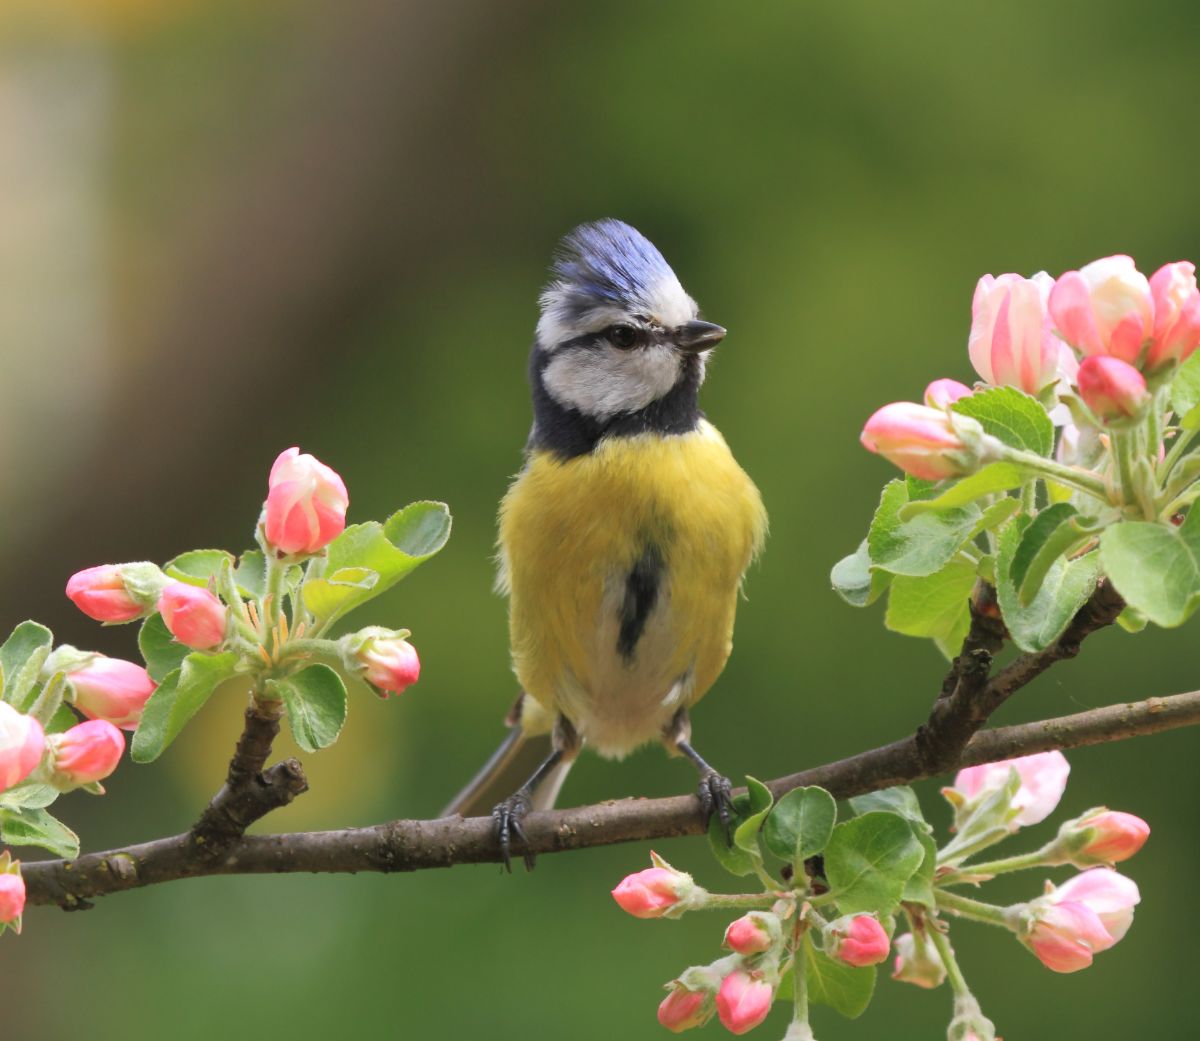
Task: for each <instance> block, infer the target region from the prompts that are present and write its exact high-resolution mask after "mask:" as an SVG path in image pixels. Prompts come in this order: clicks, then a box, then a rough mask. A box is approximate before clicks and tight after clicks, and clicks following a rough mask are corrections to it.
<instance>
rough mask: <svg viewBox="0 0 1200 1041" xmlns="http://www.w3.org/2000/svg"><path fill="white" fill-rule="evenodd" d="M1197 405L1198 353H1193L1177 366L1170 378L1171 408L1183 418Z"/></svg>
mask: <svg viewBox="0 0 1200 1041" xmlns="http://www.w3.org/2000/svg"><path fill="white" fill-rule="evenodd" d="M1197 405H1200V355H1198V354H1193V355H1192V356H1191V357H1190V358H1188V360H1187V361H1185V362H1184V363H1183V364H1182V365H1180V366H1179V370H1178V371H1177V372H1176V373H1175V378H1174V379H1173V380H1171V408H1173V409H1174V410H1175V413H1176V414H1177V415H1178V416H1179V417H1180V418H1184V417H1186V416H1187V415H1188V414H1189V413H1191V411H1192V410H1193V409H1195V408H1196V406H1197Z"/></svg>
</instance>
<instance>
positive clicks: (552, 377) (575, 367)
mask: <svg viewBox="0 0 1200 1041" xmlns="http://www.w3.org/2000/svg"><path fill="white" fill-rule="evenodd" d="M678 378H679V355H678V354H677V353H676V352H675V349H674V348H673V347H668V346H666V345H665V344H652V345H651V346H649V347H642V348H639V349H637V350H632V351H622V350H618V349H617V348H616V347H612V346H608V345H605V346H602V347H599V348H590V349H589V348H575V349H571V350H566V351H560V352H558V353H556V354H555V355H554V357H553V358H551V359H550V362H549V363H548V364H547V365H546V367H545V369H543V370H542V384H543V386H545V388H546V390H547V391H548V392H549V393H550V396H551V397H552V398H554V400H555V401H557V402H558V403H559V404H560V405H562V406H563V407H564V408H573V409H576V410H577V411H579V412H582V413H583V414H584V415H588V416H593V417H595V418H596V419H608V418H610V417H611V416H615V415H616V414H617V413H618V412H636V411H638V409H643V408H645V407H646V406H647V405H649V404H650V402H652V401H656V400H657V399H658V398H661V397H663V396H664V395H665V394H666V393H667V392H668V391H670V389H671V388H672V387H673V386H675V381H676V380H677V379H678Z"/></svg>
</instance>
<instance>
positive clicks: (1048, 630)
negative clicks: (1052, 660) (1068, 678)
mask: <svg viewBox="0 0 1200 1041" xmlns="http://www.w3.org/2000/svg"><path fill="white" fill-rule="evenodd" d="M1028 523H1029V520H1028V518H1026V517H1019V518H1018V519H1017V521H1016V522H1015V523H1013V524H1011V525H1009V526H1008V527H1007V528H1005V529H1004V531H1002V532H1001V533H1000V540H999V548H998V550H997V553H996V599H997V601H998V603H999V604H1000V614H1001V615H1002V616H1003V618H1004V624H1005V625H1006V626H1007V627H1008V631H1009V634H1010V635H1011V636H1012V638H1013V642H1014V643H1015V644H1016V645H1017V646H1018V647H1020V648H1021V650H1023V651H1028V652H1033V651H1040V650H1044V649H1045V648H1046V647H1049V646H1050V644H1052V643H1053V642H1054V641H1055V640H1057V639H1058V638H1059V637H1060V636H1061V635H1062V633H1063V630H1064V629H1066V627H1067V625H1068V624H1069V623H1070V621H1071V619H1072V618H1074V617H1075V613H1076V612H1077V611H1078V610H1079V609H1080V608H1081V607H1082V606H1083V605H1084V604H1085V603H1086V602H1087V599H1088V597H1090V596H1091V595H1092V592H1093V591H1094V590H1095V588H1096V582H1097V581H1098V580H1099V578H1100V559H1099V555H1098V554H1096V553H1088V554H1086V555H1085V556H1082V557H1080V558H1078V559H1077V560H1071V561H1068V560H1065V559H1063V558H1062V557H1059V558H1057V559H1056V560H1055V561H1054V562H1053V563H1052V564H1051V565H1050V567H1049V569H1048V570H1047V571H1046V576H1045V578H1044V579H1042V583H1041V587H1040V588H1039V589H1038V592H1037V595H1036V596H1035V597H1034V598H1033V600H1032V601H1031V602H1030V603H1028V604H1023V603H1021V599H1020V596H1019V595H1018V593H1017V587H1016V585H1015V584H1014V583H1013V580H1012V561H1013V557H1014V556H1015V555H1016V552H1017V549H1018V548H1019V546H1020V543H1021V538H1022V535H1023V534H1024V532H1025V529H1026V526H1027V525H1028Z"/></svg>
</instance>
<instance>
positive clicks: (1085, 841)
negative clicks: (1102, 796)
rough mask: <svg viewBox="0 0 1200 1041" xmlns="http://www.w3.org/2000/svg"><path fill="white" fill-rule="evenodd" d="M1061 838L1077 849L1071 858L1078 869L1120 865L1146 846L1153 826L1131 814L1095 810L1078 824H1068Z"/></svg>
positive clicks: (1072, 822) (1076, 822)
mask: <svg viewBox="0 0 1200 1041" xmlns="http://www.w3.org/2000/svg"><path fill="white" fill-rule="evenodd" d="M1058 835H1059V839H1060V840H1062V841H1063V842H1064V844H1066V845H1068V847H1077V848H1074V849H1073V850H1072V851H1071V852H1070V855H1069V856H1070V860H1069V862H1070V863H1072V864H1074V865H1075V866H1076V867H1089V866H1091V865H1093V864H1119V863H1120V862H1121V861H1122V860H1128V859H1129V858H1130V857H1132V856H1133V855H1134V854H1135V853H1136V852H1137V851H1138V850H1139V849H1141V848H1142V847H1143V846H1144V845H1145V844H1146V839H1148V838H1149V837H1150V825H1149V824H1147V823H1146V822H1145V821H1144V820H1142V818H1141V817H1135V816H1134V815H1133V814H1132V813H1120V812H1119V811H1116V810H1094V811H1092V812H1091V813H1088V814H1085V815H1084V816H1082V817H1079V818H1078V819H1076V820H1073V821H1067V823H1066V824H1064V825H1063V826H1062V827H1061V828H1060V829H1059V832H1058ZM1081 843H1082V844H1081Z"/></svg>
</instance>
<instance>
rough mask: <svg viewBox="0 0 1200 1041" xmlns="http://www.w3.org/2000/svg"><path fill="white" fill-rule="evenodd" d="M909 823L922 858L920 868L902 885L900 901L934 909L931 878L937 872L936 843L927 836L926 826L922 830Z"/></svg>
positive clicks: (927, 828) (919, 826)
mask: <svg viewBox="0 0 1200 1041" xmlns="http://www.w3.org/2000/svg"><path fill="white" fill-rule="evenodd" d="M909 823H910V824H912V828H913V834H914V835H916V837H917V841H918V842H919V843H920V844H921V849H922V851H923V852H924V857H923V859H922V860H921V865H920V867H918V868H917V870H916V871H914V872H913V875H912V877H911V878H910V879H909V880H908V881H907V882H905V883H904V896H903V898H902V899H903V900H904V901H905V902H906V903H910V904H921V905H922V906H924V907H934V906H935V898H934V893H933V876H934V874H935V872H936V871H937V855H938V849H937V843H936V842H934V841H933V836H932V835H930V834H929V825H928V824H926V825H924V827H923V828H922V826H921V824H919V823H918V822H916V821H910V822H909Z"/></svg>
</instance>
